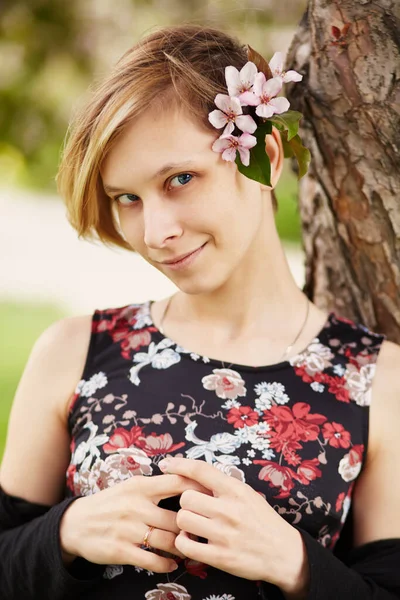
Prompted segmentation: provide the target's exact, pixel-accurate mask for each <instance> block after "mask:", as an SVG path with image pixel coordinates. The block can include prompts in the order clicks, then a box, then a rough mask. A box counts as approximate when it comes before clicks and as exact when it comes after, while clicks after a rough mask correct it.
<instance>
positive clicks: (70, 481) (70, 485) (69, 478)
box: [67, 465, 76, 493]
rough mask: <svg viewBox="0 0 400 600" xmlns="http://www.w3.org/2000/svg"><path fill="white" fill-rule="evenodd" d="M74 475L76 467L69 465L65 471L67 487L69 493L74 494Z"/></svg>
mask: <svg viewBox="0 0 400 600" xmlns="http://www.w3.org/2000/svg"><path fill="white" fill-rule="evenodd" d="M75 473H76V465H69V467H68V469H67V487H68V488H69V489H70V490H71V492H74V493H75V487H74V475H75Z"/></svg>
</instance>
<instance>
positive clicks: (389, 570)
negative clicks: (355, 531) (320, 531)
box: [300, 530, 400, 600]
mask: <svg viewBox="0 0 400 600" xmlns="http://www.w3.org/2000/svg"><path fill="white" fill-rule="evenodd" d="M300 533H301V534H302V537H303V541H304V544H305V547H306V551H307V555H308V561H309V566H310V589H309V593H308V595H307V596H306V600H337V599H338V598H341V599H342V600H346V599H347V598H348V599H349V600H399V599H400V539H399V538H393V539H388V540H377V541H375V542H370V543H368V544H363V545H362V546H359V547H357V548H354V549H353V550H351V551H350V552H349V553H348V554H347V556H346V558H345V561H342V560H340V559H339V558H338V557H337V556H335V555H334V554H332V552H330V551H329V550H327V549H326V548H324V547H323V546H321V544H320V543H319V542H318V541H317V540H315V539H314V538H313V537H311V536H310V534H308V533H307V532H305V531H301V530H300Z"/></svg>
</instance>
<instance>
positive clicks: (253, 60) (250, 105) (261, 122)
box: [208, 46, 311, 186]
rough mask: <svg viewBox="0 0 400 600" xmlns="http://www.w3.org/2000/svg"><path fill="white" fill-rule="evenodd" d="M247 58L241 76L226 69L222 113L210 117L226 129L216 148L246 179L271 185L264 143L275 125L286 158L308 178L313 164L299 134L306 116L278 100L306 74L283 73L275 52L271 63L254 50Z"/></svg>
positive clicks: (218, 98)
mask: <svg viewBox="0 0 400 600" xmlns="http://www.w3.org/2000/svg"><path fill="white" fill-rule="evenodd" d="M247 56H248V59H249V60H248V62H247V63H246V64H245V65H244V67H243V68H242V69H241V70H240V71H239V70H238V69H237V68H236V67H234V66H232V65H229V66H227V67H226V68H225V81H226V85H227V90H228V95H226V94H217V95H216V97H215V104H216V106H217V107H218V109H219V110H213V111H211V112H210V113H209V114H208V119H209V121H210V123H211V124H212V125H213V126H214V127H215V128H216V129H221V128H222V127H225V129H224V131H223V133H222V135H221V136H220V137H219V138H218V139H217V140H215V142H214V143H213V145H212V149H213V150H214V151H215V152H219V153H221V154H222V158H223V159H224V160H226V161H232V162H235V163H236V165H237V167H238V170H239V171H240V173H242V174H243V175H245V176H246V177H249V178H250V179H254V180H255V181H258V182H260V183H263V184H265V185H268V186H271V163H270V160H269V156H268V153H267V152H266V148H265V138H266V136H267V135H269V134H271V133H272V127H273V126H274V127H275V128H276V129H277V130H278V131H279V133H280V135H281V139H282V145H283V150H284V155H285V158H289V157H295V158H296V159H297V162H298V165H299V170H298V177H299V179H300V178H301V177H303V175H305V173H307V170H308V165H309V163H310V160H311V155H310V152H309V150H308V149H307V148H305V147H304V146H303V144H302V142H301V139H300V136H299V135H298V130H299V121H300V119H301V118H302V116H303V115H302V114H301V113H300V112H297V111H294V110H289V108H290V103H289V101H288V100H287V98H283V97H277V95H278V94H279V92H280V91H281V89H282V86H283V83H286V82H289V81H301V79H302V75H300V73H297V72H296V71H286V72H285V71H284V70H283V54H282V53H281V52H275V54H274V55H273V57H272V59H271V61H270V62H269V64H268V63H267V62H266V60H265V59H264V58H263V57H262V56H261V55H260V54H258V52H256V51H255V50H253V49H252V48H250V46H248V47H247ZM235 130H236V131H235ZM241 132H243V133H241ZM250 134H254V135H250Z"/></svg>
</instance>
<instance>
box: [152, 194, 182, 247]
mask: <svg viewBox="0 0 400 600" xmlns="http://www.w3.org/2000/svg"><path fill="white" fill-rule="evenodd" d="M143 222H144V243H145V244H146V246H147V247H148V248H152V249H155V250H158V249H159V248H164V247H165V246H167V245H168V244H169V243H170V242H171V241H172V240H174V239H176V238H179V237H180V236H181V235H182V233H183V229H182V226H181V224H180V222H179V220H178V215H177V214H176V207H174V206H172V205H171V203H170V202H168V200H167V199H166V198H160V199H152V200H151V201H149V202H147V203H146V202H144V203H143Z"/></svg>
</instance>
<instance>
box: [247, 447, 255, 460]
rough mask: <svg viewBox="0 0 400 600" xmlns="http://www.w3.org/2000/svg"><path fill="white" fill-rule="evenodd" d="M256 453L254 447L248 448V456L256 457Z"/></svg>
mask: <svg viewBox="0 0 400 600" xmlns="http://www.w3.org/2000/svg"><path fill="white" fill-rule="evenodd" d="M255 455H256V453H255V452H254V450H253V449H251V450H247V456H250V457H251V458H254V457H255Z"/></svg>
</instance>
